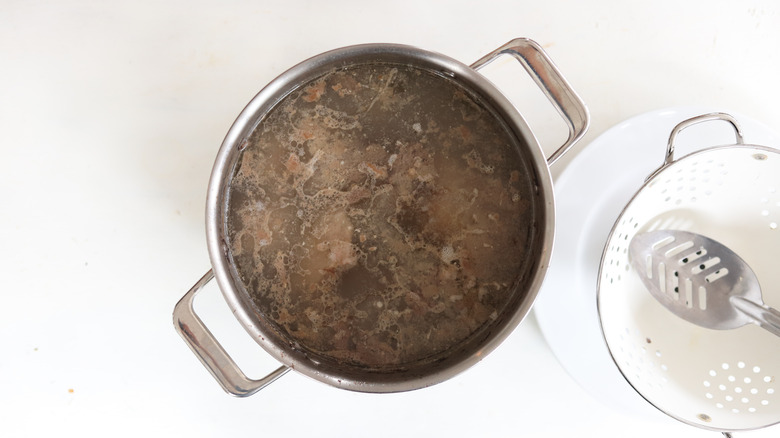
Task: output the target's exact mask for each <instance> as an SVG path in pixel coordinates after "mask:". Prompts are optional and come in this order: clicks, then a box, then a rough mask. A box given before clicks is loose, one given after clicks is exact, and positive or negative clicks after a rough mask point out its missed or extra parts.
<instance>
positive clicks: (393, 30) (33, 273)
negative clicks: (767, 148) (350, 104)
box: [0, 0, 780, 437]
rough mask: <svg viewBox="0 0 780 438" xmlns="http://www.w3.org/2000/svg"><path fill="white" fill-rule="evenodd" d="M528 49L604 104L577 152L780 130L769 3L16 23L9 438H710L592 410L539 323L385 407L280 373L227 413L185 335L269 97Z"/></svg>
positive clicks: (178, 8) (233, 334)
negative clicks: (401, 60) (705, 121)
mask: <svg viewBox="0 0 780 438" xmlns="http://www.w3.org/2000/svg"><path fill="white" fill-rule="evenodd" d="M518 36H525V37H530V38H532V39H534V40H536V41H538V42H539V43H541V44H542V45H544V46H545V47H546V49H547V51H548V53H549V55H550V56H551V57H552V58H553V60H554V61H555V62H556V64H557V65H558V67H559V68H560V69H561V70H562V71H563V73H564V75H565V76H566V77H567V79H568V80H569V81H570V82H571V84H572V86H573V87H574V88H575V89H576V90H577V91H578V92H579V94H580V95H581V97H582V98H583V99H584V100H585V102H586V103H587V104H588V106H589V108H590V111H591V116H592V124H591V129H590V131H589V134H588V135H587V136H586V138H585V140H584V141H583V142H582V143H581V144H580V145H579V146H578V147H577V148H576V149H577V150H582V149H583V148H586V147H587V144H588V143H589V142H590V141H592V140H593V139H595V138H596V137H597V136H598V135H599V134H601V133H602V132H604V131H605V130H606V129H608V128H609V127H610V126H612V125H615V124H617V123H619V122H621V121H622V120H624V119H627V118H629V117H631V116H634V115H636V114H639V113H644V112H646V111H649V110H653V109H657V108H661V107H672V106H678V105H705V106H712V107H721V106H722V107H724V108H728V109H732V110H733V111H736V112H739V113H742V114H745V115H747V116H750V117H752V118H753V119H756V120H758V121H761V122H763V123H765V124H767V125H768V126H770V127H774V128H775V129H778V130H780V107H778V106H777V104H776V100H777V98H778V96H780V86H778V81H777V77H778V72H780V51H779V50H777V44H778V42H780V4H778V3H777V2H774V1H740V2H734V1H712V0H709V1H684V2H683V1H655V2H625V1H591V2H570V3H567V2H553V1H548V2H530V1H513V2H512V1H504V2H498V1H487V0H483V1H479V2H466V1H446V2H444V1H442V2H433V1H430V2H424V1H420V0H417V1H403V0H396V1H394V2H368V1H344V2H337V1H334V2H316V1H293V0H286V1H255V2H242V1H221V2H216V1H211V2H210V1H167V2H150V1H134V2H89V1H61V2H48V3H47V2H39V1H16V0H6V1H4V2H2V3H0V148H2V149H0V151H1V152H2V155H0V199H2V200H3V205H4V206H3V207H2V208H0V249H2V251H1V252H0V266H2V268H1V270H0V272H1V273H2V274H3V275H2V277H3V279H4V280H5V281H4V282H3V291H2V292H0V436H9V437H17V436H36V437H37V436H52V435H55V434H56V435H58V436H79V437H85V436H88V437H92V436H138V435H142V434H143V435H147V436H148V435H151V436H158V435H167V436H204V437H209V436H230V435H241V436H246V435H250V434H251V435H256V436H259V435H263V436H280V435H281V434H283V433H284V434H286V435H287V436H289V435H292V436H307V435H317V436H342V437H344V436H346V437H350V436H355V437H363V436H376V437H382V436H500V437H503V436H532V437H553V436H562V435H564V434H565V435H576V436H585V437H596V436H599V437H620V436H625V435H627V434H630V435H631V436H634V437H658V436H690V437H697V436H702V437H706V436H710V437H714V436H718V434H716V433H714V432H707V431H701V430H697V429H693V428H690V427H689V426H686V425H683V424H681V423H678V422H676V421H674V420H671V419H669V418H667V417H665V416H663V415H660V414H658V415H650V416H636V415H633V414H629V413H625V412H619V411H617V410H615V409H612V408H610V407H607V406H605V405H603V404H601V403H600V402H598V401H597V400H595V399H593V398H591V397H590V396H589V395H588V394H587V393H586V392H585V391H584V390H582V389H581V388H580V387H579V386H578V385H577V384H576V383H575V382H574V380H572V379H571V378H570V377H569V376H568V374H567V373H566V372H565V370H564V369H563V368H562V367H561V366H560V365H559V364H558V362H557V361H556V359H555V357H554V356H553V354H552V353H551V351H550V350H549V348H548V347H547V345H546V343H545V340H544V338H543V337H542V335H541V333H540V331H539V329H538V326H537V324H536V321H535V319H534V316H533V315H530V316H529V318H527V319H526V320H525V321H524V322H523V323H522V324H521V326H520V327H519V328H518V329H517V330H516V331H515V332H514V333H513V334H512V335H511V336H510V337H509V339H508V340H507V341H506V342H505V343H504V344H502V345H501V346H500V347H499V348H498V349H497V350H496V351H495V352H494V353H492V354H491V355H490V356H488V357H487V358H486V359H485V360H483V361H482V362H481V363H479V364H477V365H476V366H475V367H473V368H472V369H470V370H468V371H467V372H466V373H464V374H462V375H460V376H458V377H456V378H454V379H452V380H450V381H448V382H445V383H443V384H440V385H437V386H435V387H432V388H428V389H425V390H420V391H415V392H411V393H405V394H390V395H367V394H356V393H349V392H346V391H341V390H337V389H334V388H331V387H329V386H326V385H323V384H321V383H318V382H315V381H312V380H309V379H307V378H304V377H301V376H299V375H294V374H288V375H286V376H285V377H283V378H282V379H281V380H279V381H277V382H276V383H274V384H273V385H271V386H270V387H268V388H267V389H265V390H263V391H262V392H260V393H259V394H257V395H255V396H253V397H251V398H248V399H234V398H231V397H229V396H227V395H225V394H224V393H222V391H221V389H220V388H219V387H218V385H217V384H216V382H215V381H214V380H213V379H212V378H211V376H210V375H209V374H208V373H207V372H206V370H205V369H204V368H203V367H202V366H201V364H200V363H199V362H198V361H197V359H196V358H195V356H193V355H192V353H191V352H190V351H189V349H188V348H187V347H186V346H185V345H184V343H183V342H182V341H181V339H180V338H179V336H178V335H177V334H176V333H175V331H174V329H173V326H172V324H171V316H170V315H171V311H172V309H173V306H174V304H175V303H176V301H177V300H178V299H179V298H180V297H181V295H183V294H184V293H185V292H186V290H187V289H189V287H190V286H191V285H192V284H193V283H194V282H195V281H196V280H197V279H198V278H199V277H200V276H201V275H202V274H203V273H205V272H206V270H208V269H209V261H208V256H207V251H206V245H205V236H204V218H203V210H204V204H205V194H206V187H207V183H208V176H209V172H210V169H211V165H212V163H213V159H214V156H215V155H216V152H217V149H218V147H219V145H220V143H221V140H222V138H223V136H224V134H225V133H226V132H227V130H228V128H229V127H230V124H231V123H232V121H233V119H234V118H235V117H236V116H237V115H238V113H239V112H240V110H241V109H242V108H243V106H244V105H245V104H246V103H247V102H248V101H249V100H250V99H251V97H252V96H254V94H255V93H256V92H257V91H259V89H260V88H262V86H263V85H265V84H266V83H268V82H269V81H270V80H272V79H273V78H274V77H275V76H277V75H278V74H280V73H281V72H282V71H284V70H285V69H287V68H288V67H290V66H292V65H293V64H295V63H297V62H299V61H302V60H304V59H305V58H307V57H309V56H311V55H315V54H317V53H320V52H323V51H326V50H329V49H332V48H336V47H340V46H344V45H350V44H355V43H362V42H396V43H407V44H412V45H416V46H419V47H423V48H426V49H430V50H434V51H438V52H442V53H445V54H447V55H450V56H452V57H454V58H456V59H459V60H461V61H463V62H465V63H471V62H473V61H474V60H476V59H478V58H479V57H481V56H482V55H483V54H485V53H487V52H489V51H491V50H493V49H494V48H496V47H498V46H500V45H501V44H503V43H504V42H506V41H508V40H510V39H511V38H514V37H518ZM518 68H519V67H517V66H516V65H514V63H513V62H512V61H510V60H507V61H503V62H498V63H496V65H493V66H491V68H490V69H489V70H488V71H486V74H487V75H488V76H489V77H491V79H492V78H494V77H495V81H496V82H497V83H498V84H499V85H503V84H505V82H506V78H507V77H508V78H511V79H513V80H514V78H515V77H516V76H521V80H519V81H510V82H511V83H510V84H506V86H507V88H506V89H507V92H508V94H510V96H511V97H512V98H513V99H515V100H516V101H517V102H518V106H519V107H520V110H521V112H522V113H523V114H524V115H525V116H526V117H527V119H528V121H529V124H530V125H531V127H532V129H534V130H535V132H537V135H538V136H539V138H540V141H541V143H542V145H543V147H544V148H545V150H546V151H548V152H551V151H552V150H553V149H555V146H556V145H557V143H558V142H559V141H560V140H559V139H560V138H561V137H562V135H563V134H562V133H561V132H560V129H562V128H561V126H562V124H561V122H560V121H559V120H558V119H557V116H556V114H555V112H554V110H552V109H551V107H550V106H549V104H548V103H546V101H544V99H543V98H542V97H541V96H540V95H541V93H540V92H538V90H535V89H534V88H533V87H534V86H533V85H532V82H531V81H530V79H526V78H525V77H524V76H523V74H522V73H519V70H516V69H518ZM507 71H509V72H512V73H511V74H507V73H506V72H507ZM494 72H495V73H494ZM491 74H495V76H491ZM514 82H517V85H518V87H517V88H518V89H515V83H514ZM573 155H574V154H572V155H570V156H567V157H565V158H564V160H563V161H562V162H559V163H558V164H556V167H555V168H554V169H553V174H554V175H558V174H559V173H560V171H561V170H562V169H563V168H565V166H566V164H567V163H568V162H570V160H571V159H572V156H573ZM199 298H200V299H199V300H198V302H197V303H196V305H197V309H198V311H199V312H201V313H202V316H203V319H204V320H205V322H206V324H207V325H209V327H210V328H211V329H212V331H213V332H215V334H216V335H217V337H218V338H219V339H220V340H221V341H222V342H223V345H224V346H225V347H226V349H227V350H228V351H230V352H231V353H232V354H233V355H234V356H235V358H236V360H237V361H238V362H239V364H240V365H241V366H242V367H243V368H245V370H246V371H247V372H248V373H250V374H252V375H254V376H260V375H262V373H263V371H267V370H270V369H272V368H275V366H276V364H275V363H274V362H273V361H272V360H270V359H269V358H267V357H266V356H265V354H264V353H263V352H262V351H261V350H260V348H259V347H257V346H256V345H255V344H254V341H252V340H251V339H248V336H246V334H245V333H244V331H243V329H242V328H241V327H240V326H238V323H237V322H236V321H235V319H233V317H232V315H231V314H230V313H229V311H228V310H227V307H226V305H225V304H224V302H223V301H222V299H221V296H220V294H219V291H218V290H217V288H216V286H215V285H214V284H213V283H212V284H210V285H209V288H208V289H207V290H206V291H204V292H203V293H202V294H201V296H200V297H199ZM562 323H565V322H562ZM571 329H572V330H577V327H571ZM653 413H654V414H655V412H654V411H653ZM777 433H778V430H777V427H775V428H770V429H766V430H762V431H757V432H749V433H741V434H739V436H750V437H769V436H776V434H777Z"/></svg>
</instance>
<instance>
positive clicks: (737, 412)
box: [731, 408, 739, 414]
mask: <svg viewBox="0 0 780 438" xmlns="http://www.w3.org/2000/svg"><path fill="white" fill-rule="evenodd" d="M731 412H733V413H735V414H739V409H737V408H734V409H732V410H731Z"/></svg>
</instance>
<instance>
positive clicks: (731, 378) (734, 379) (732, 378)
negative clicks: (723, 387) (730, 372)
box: [728, 376, 737, 382]
mask: <svg viewBox="0 0 780 438" xmlns="http://www.w3.org/2000/svg"><path fill="white" fill-rule="evenodd" d="M728 380H729V382H736V381H737V378H736V377H734V376H729V377H728Z"/></svg>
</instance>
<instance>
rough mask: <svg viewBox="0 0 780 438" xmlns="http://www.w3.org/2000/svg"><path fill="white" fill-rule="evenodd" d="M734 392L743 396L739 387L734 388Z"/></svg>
mask: <svg viewBox="0 0 780 438" xmlns="http://www.w3.org/2000/svg"><path fill="white" fill-rule="evenodd" d="M734 392H736V393H737V394H742V388H740V387H739V386H737V387H736V388H734Z"/></svg>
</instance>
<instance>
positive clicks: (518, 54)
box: [471, 38, 590, 166]
mask: <svg viewBox="0 0 780 438" xmlns="http://www.w3.org/2000/svg"><path fill="white" fill-rule="evenodd" d="M501 55H512V56H513V57H514V58H515V59H517V61H518V62H520V64H521V65H522V66H523V67H524V68H525V70H526V71H527V72H528V74H530V75H531V77H532V78H533V80H534V81H535V82H536V84H537V85H539V87H540V88H541V89H542V91H543V92H544V94H545V95H546V96H547V98H548V99H550V102H552V103H553V105H554V106H555V108H556V109H557V110H558V112H559V113H560V114H561V116H563V118H564V120H565V121H566V125H567V126H568V128H569V137H568V138H567V139H566V142H565V143H564V144H563V146H561V147H560V148H558V150H556V151H555V152H553V154H552V155H550V157H549V158H548V159H547V165H548V166H551V165H552V164H553V163H555V161H557V160H558V159H559V158H561V157H562V156H563V154H565V153H566V152H567V151H568V150H569V148H571V147H572V146H573V145H574V143H577V142H578V141H579V140H580V139H581V138H582V137H583V136H584V135H585V132H586V131H587V130H588V124H589V121H590V116H589V114H588V108H587V107H586V106H585V103H584V102H583V101H582V99H580V97H579V96H578V95H577V93H575V92H574V90H573V89H572V88H571V86H570V85H569V83H568V82H567V81H566V79H564V77H563V76H562V75H561V72H560V71H559V70H558V68H557V67H556V66H555V64H553V62H552V60H551V59H550V58H549V57H548V56H547V53H545V51H544V49H543V48H542V46H540V45H539V44H538V43H537V42H535V41H533V40H530V39H527V38H516V39H513V40H512V41H510V42H508V43H506V44H504V45H503V46H501V47H499V48H498V49H496V50H494V51H493V52H491V53H488V54H487V55H485V56H483V57H482V58H481V59H480V60H478V61H477V62H475V63H473V64H471V68H473V69H475V70H478V69H480V68H482V67H484V66H486V65H488V64H489V63H491V62H492V61H493V60H495V59H496V58H498V57H499V56H501Z"/></svg>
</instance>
